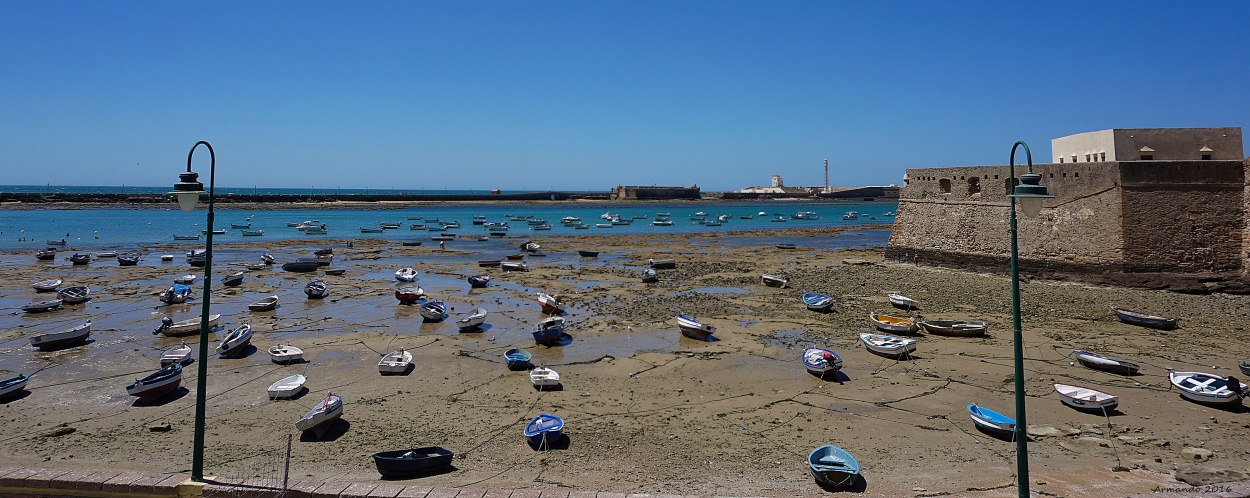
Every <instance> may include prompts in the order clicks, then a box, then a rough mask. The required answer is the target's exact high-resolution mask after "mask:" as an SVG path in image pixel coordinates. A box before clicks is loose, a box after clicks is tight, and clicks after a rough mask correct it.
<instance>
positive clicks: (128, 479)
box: [100, 471, 147, 494]
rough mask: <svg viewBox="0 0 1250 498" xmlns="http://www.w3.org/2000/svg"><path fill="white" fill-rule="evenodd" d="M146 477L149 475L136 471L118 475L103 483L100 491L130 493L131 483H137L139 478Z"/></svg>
mask: <svg viewBox="0 0 1250 498" xmlns="http://www.w3.org/2000/svg"><path fill="white" fill-rule="evenodd" d="M146 475H147V474H144V473H143V472H135V471H126V472H122V473H120V474H117V475H115V476H113V477H110V478H108V479H107V480H105V481H104V482H103V483H101V484H100V491H104V492H106V493H121V494H126V493H129V492H130V483H132V482H135V481H136V480H138V479H139V478H141V477H144V476H146Z"/></svg>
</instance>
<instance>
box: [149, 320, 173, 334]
mask: <svg viewBox="0 0 1250 498" xmlns="http://www.w3.org/2000/svg"><path fill="white" fill-rule="evenodd" d="M173 324H174V319H173V318H170V317H164V318H161V326H160V327H156V330H153V331H152V335H156V334H159V333H161V332H162V331H164V330H165V329H168V328H169V326H170V325H173Z"/></svg>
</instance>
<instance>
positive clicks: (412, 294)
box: [395, 285, 425, 304]
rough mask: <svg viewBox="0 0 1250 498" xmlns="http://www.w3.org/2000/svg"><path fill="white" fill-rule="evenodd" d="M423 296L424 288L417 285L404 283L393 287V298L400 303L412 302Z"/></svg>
mask: <svg viewBox="0 0 1250 498" xmlns="http://www.w3.org/2000/svg"><path fill="white" fill-rule="evenodd" d="M423 297H425V289H422V288H421V286H419V285H405V286H403V287H400V288H398V289H395V299H398V300H399V302H400V303H401V304H412V303H415V302H417V301H420V300H421V298H423Z"/></svg>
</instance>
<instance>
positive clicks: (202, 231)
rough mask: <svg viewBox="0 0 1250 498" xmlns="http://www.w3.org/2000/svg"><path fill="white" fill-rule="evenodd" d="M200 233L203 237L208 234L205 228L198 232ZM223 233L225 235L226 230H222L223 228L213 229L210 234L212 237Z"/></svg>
mask: <svg viewBox="0 0 1250 498" xmlns="http://www.w3.org/2000/svg"><path fill="white" fill-rule="evenodd" d="M200 233H202V234H204V235H208V234H209V230H208V229H207V228H205V229H203V230H200ZM225 233H226V229H224V228H214V229H213V230H212V234H213V235H224V234H225Z"/></svg>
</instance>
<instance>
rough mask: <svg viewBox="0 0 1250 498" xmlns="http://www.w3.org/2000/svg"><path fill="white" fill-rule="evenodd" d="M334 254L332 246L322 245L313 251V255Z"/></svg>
mask: <svg viewBox="0 0 1250 498" xmlns="http://www.w3.org/2000/svg"><path fill="white" fill-rule="evenodd" d="M333 254H334V248H333V247H323V248H321V249H317V250H315V251H313V256H331V255H333Z"/></svg>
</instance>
